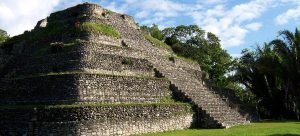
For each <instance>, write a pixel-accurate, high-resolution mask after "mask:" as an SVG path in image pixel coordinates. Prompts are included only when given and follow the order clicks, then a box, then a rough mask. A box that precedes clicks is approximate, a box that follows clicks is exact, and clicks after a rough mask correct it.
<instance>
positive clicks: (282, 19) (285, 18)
mask: <svg viewBox="0 0 300 136" xmlns="http://www.w3.org/2000/svg"><path fill="white" fill-rule="evenodd" d="M299 18H300V4H299V5H298V6H297V7H295V8H293V9H289V10H287V11H286V12H284V13H282V14H280V15H278V16H277V17H276V19H275V21H276V23H277V24H278V25H284V24H287V23H288V22H289V21H291V20H297V19H299Z"/></svg>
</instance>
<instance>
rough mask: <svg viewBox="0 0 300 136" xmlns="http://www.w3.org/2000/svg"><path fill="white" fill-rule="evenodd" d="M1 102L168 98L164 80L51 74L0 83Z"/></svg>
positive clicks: (66, 101) (112, 100)
mask: <svg viewBox="0 0 300 136" xmlns="http://www.w3.org/2000/svg"><path fill="white" fill-rule="evenodd" d="M0 92H2V93H1V94H0V103H35V102H39V103H74V102H77V103H80V102H82V103H86V102H88V103H93V102H158V101H160V100H161V99H162V98H164V97H171V91H170V90H169V81H168V80H166V79H160V78H153V77H146V76H145V77H143V76H124V75H114V74H103V73H101V74H100V73H97V74H95V73H94V74H90V73H52V74H50V75H39V76H36V77H23V78H20V79H13V80H3V81H2V82H0Z"/></svg>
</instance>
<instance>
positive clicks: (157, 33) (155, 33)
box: [141, 24, 164, 41]
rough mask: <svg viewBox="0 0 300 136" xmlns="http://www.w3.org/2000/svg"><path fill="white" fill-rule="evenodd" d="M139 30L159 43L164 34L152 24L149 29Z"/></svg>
mask: <svg viewBox="0 0 300 136" xmlns="http://www.w3.org/2000/svg"><path fill="white" fill-rule="evenodd" d="M141 29H142V30H144V31H145V32H147V33H149V34H150V35H151V36H152V37H154V38H156V39H158V40H160V41H162V40H163V38H164V34H163V33H162V31H161V30H159V28H158V26H157V25H156V24H153V25H152V26H151V27H148V26H141Z"/></svg>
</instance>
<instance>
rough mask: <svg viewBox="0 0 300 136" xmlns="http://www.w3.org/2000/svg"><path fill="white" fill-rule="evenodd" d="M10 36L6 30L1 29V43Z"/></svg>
mask: <svg viewBox="0 0 300 136" xmlns="http://www.w3.org/2000/svg"><path fill="white" fill-rule="evenodd" d="M8 38H9V36H8V34H7V32H6V31H4V30H2V29H0V44H1V43H3V42H5V41H6V40H7V39H8Z"/></svg>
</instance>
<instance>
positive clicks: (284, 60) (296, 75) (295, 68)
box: [271, 29, 300, 119]
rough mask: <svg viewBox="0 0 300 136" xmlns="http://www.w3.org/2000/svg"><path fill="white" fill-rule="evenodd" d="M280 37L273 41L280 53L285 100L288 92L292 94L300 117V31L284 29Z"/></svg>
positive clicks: (277, 51)
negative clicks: (293, 31)
mask: <svg viewBox="0 0 300 136" xmlns="http://www.w3.org/2000/svg"><path fill="white" fill-rule="evenodd" d="M279 36H280V37H279V38H278V39H275V40H273V41H272V42H271V44H272V45H273V46H274V49H275V51H276V53H277V54H278V59H279V67H280V68H281V71H280V77H281V78H282V79H283V82H284V90H285V97H286V98H285V100H286V101H287V99H288V94H289V93H290V94H292V96H291V97H290V99H294V100H295V109H296V112H297V117H298V119H299V118H300V117H299V116H300V115H299V114H300V113H299V112H300V80H299V79H300V58H299V57H300V32H299V31H298V29H296V30H295V34H293V33H292V32H290V31H287V30H284V31H280V32H279Z"/></svg>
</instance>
